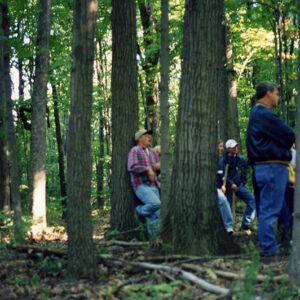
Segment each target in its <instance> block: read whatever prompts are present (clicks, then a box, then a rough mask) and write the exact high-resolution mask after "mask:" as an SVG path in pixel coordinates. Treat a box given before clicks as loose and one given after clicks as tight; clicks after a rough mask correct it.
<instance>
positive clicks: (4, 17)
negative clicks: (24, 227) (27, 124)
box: [0, 0, 22, 240]
mask: <svg viewBox="0 0 300 300" xmlns="http://www.w3.org/2000/svg"><path fill="white" fill-rule="evenodd" d="M1 27H2V30H3V34H1V35H2V36H3V35H4V36H5V39H2V41H1V44H2V46H1V48H2V51H3V52H2V53H1V55H0V56H2V54H3V67H2V68H1V69H2V72H3V73H2V72H1V73H2V74H3V75H2V76H3V77H2V79H1V84H3V85H4V86H3V87H4V96H5V99H6V119H5V124H6V132H7V136H8V147H9V157H10V165H11V166H10V174H11V199H12V206H13V210H14V234H15V238H16V239H17V240H18V239H19V238H21V236H20V235H21V215H22V210H21V197H20V176H19V166H18V153H17V142H16V136H15V128H14V122H13V105H12V100H11V78H10V56H9V45H8V42H7V40H8V39H9V19H8V7H7V0H3V1H2V3H1ZM2 81H3V82H2Z"/></svg>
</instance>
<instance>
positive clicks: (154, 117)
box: [138, 0, 159, 145]
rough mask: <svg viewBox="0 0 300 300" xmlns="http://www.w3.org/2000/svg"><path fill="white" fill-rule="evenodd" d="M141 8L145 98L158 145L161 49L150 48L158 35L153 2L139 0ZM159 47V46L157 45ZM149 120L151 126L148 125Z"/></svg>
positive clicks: (147, 120)
mask: <svg viewBox="0 0 300 300" xmlns="http://www.w3.org/2000/svg"><path fill="white" fill-rule="evenodd" d="M138 2H139V10H140V15H141V19H142V26H143V32H144V33H143V40H144V47H145V61H144V63H143V65H142V67H143V70H144V72H145V75H146V85H145V89H144V90H145V98H146V107H147V109H146V110H145V114H146V122H145V125H146V126H147V129H148V130H152V131H153V135H152V143H153V145H157V144H158V141H159V121H158V118H159V110H158V97H157V84H156V83H157V78H156V74H157V71H158V68H157V65H158V60H159V50H155V51H153V50H150V49H149V48H150V47H152V49H153V44H154V43H157V37H156V36H155V33H154V32H153V26H154V24H153V16H152V11H153V8H152V4H151V3H150V2H149V1H147V0H139V1H138ZM157 49H158V47H157ZM149 53H150V54H149ZM148 122H149V123H150V127H148V126H149V125H148Z"/></svg>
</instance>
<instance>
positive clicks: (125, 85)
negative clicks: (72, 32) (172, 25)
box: [111, 0, 138, 239]
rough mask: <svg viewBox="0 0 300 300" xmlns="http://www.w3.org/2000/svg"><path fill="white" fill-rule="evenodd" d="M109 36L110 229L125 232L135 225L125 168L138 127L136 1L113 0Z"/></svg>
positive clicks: (130, 189) (131, 192) (130, 192)
mask: <svg viewBox="0 0 300 300" xmlns="http://www.w3.org/2000/svg"><path fill="white" fill-rule="evenodd" d="M112 37H113V40H112V50H113V59H112V81H111V87H112V149H113V151H112V209H111V228H112V229H117V230H119V231H126V230H129V229H132V228H133V227H134V226H135V222H134V217H133V214H134V194H133V190H132V187H131V185H130V180H129V174H128V172H127V167H126V166H127V156H128V152H129V150H130V148H131V147H132V146H133V145H134V133H135V131H136V130H137V128H138V122H137V121H138V101H137V98H138V93H137V64H136V53H137V48H136V47H137V43H136V5H135V0H127V1H123V0H113V1H112ZM131 237H132V236H130V235H127V237H126V238H128V239H129V238H131Z"/></svg>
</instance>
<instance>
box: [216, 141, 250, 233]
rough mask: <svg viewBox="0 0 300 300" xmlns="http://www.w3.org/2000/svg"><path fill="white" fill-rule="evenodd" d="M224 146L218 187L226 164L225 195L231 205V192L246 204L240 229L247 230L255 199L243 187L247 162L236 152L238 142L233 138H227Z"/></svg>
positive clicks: (245, 179)
mask: <svg viewBox="0 0 300 300" xmlns="http://www.w3.org/2000/svg"><path fill="white" fill-rule="evenodd" d="M225 148H226V150H227V152H226V153H225V154H224V155H223V156H222V158H221V159H220V161H219V168H218V175H219V176H218V177H219V179H218V187H219V188H220V185H221V184H222V181H224V175H225V170H226V166H228V173H227V178H226V188H225V192H226V196H227V199H228V201H229V203H230V205H231V206H232V193H233V192H235V194H236V195H237V196H238V197H239V199H241V200H243V201H244V202H245V203H246V204H247V207H246V210H245V212H244V216H243V220H242V226H241V229H242V230H249V229H250V226H251V224H252V222H253V220H254V217H255V199H254V196H253V195H252V194H251V193H250V192H249V191H248V190H247V189H246V188H245V184H246V182H247V162H246V160H245V158H244V157H242V156H241V155H239V154H238V143H237V142H236V141H235V140H233V139H230V140H228V141H227V142H226V143H225ZM220 179H221V180H220ZM221 188H222V189H224V186H221Z"/></svg>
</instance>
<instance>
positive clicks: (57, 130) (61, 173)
mask: <svg viewBox="0 0 300 300" xmlns="http://www.w3.org/2000/svg"><path fill="white" fill-rule="evenodd" d="M51 86H52V95H53V107H54V121H55V133H56V142H57V151H58V167H59V183H60V195H61V198H62V202H61V204H62V208H63V213H62V217H63V219H66V218H67V198H66V197H67V188H66V178H65V163H64V145H63V141H62V137H61V129H60V119H59V110H58V103H57V99H58V95H57V89H56V85H55V84H54V83H53V82H52V83H51Z"/></svg>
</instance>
